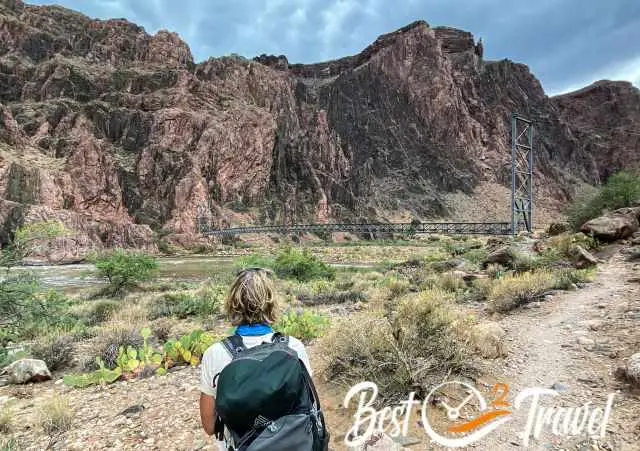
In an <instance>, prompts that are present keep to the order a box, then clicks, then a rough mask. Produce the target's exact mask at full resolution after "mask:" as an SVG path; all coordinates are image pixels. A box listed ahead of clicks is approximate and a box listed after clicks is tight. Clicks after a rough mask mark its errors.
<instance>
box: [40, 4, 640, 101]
mask: <svg viewBox="0 0 640 451" xmlns="http://www.w3.org/2000/svg"><path fill="white" fill-rule="evenodd" d="M50 1H57V2H58V3H61V4H63V5H64V6H66V7H69V8H72V9H75V10H78V11H81V12H83V13H85V14H87V15H89V16H92V17H98V18H110V17H125V18H127V19H129V20H131V21H133V22H136V23H137V24H139V25H141V26H143V27H144V28H145V29H146V30H147V31H148V32H151V33H153V32H156V31H158V30H160V29H163V28H165V29H169V30H172V31H176V32H178V33H179V34H180V35H181V36H182V37H183V38H184V39H185V40H186V41H187V42H188V43H189V45H190V46H191V49H192V52H193V54H194V56H195V57H196V59H197V60H204V59H206V58H208V57H209V56H221V55H228V54H230V53H238V54H241V55H244V56H246V57H253V56H256V55H259V54H261V53H271V54H277V55H279V54H285V55H287V57H288V58H289V60H290V61H292V62H302V63H311V62H318V61H322V60H328V59H335V58H339V57H342V56H346V55H352V54H355V53H357V52H359V51H360V50H362V49H363V48H364V47H366V46H367V45H368V44H370V43H371V42H373V41H374V40H375V39H376V37H378V36H379V35H381V34H383V33H387V32H390V31H393V30H395V29H397V28H400V27H402V26H404V25H406V24H408V23H410V22H413V21H414V20H418V19H424V20H426V21H427V22H428V23H430V24H431V25H434V26H435V25H449V26H455V27H458V28H462V29H465V30H468V31H471V32H472V33H474V35H476V37H482V38H483V41H484V42H485V57H486V58H488V59H502V58H509V59H512V60H515V61H518V62H522V63H525V64H528V65H529V66H530V67H531V69H532V72H533V73H534V74H535V75H536V76H537V77H538V78H539V79H540V80H541V82H542V84H543V86H544V87H545V89H546V90H547V91H548V92H550V93H560V92H566V91H567V90H570V89H573V88H574V87H581V84H582V83H585V82H586V83H589V82H591V81H594V80H596V79H598V78H610V79H627V80H630V81H633V82H635V83H636V84H637V85H640V75H639V74H638V67H639V65H640V64H639V63H638V61H639V60H640V47H638V45H637V43H638V42H640V2H638V1H637V0H608V1H606V2H604V1H602V2H595V1H594V2H589V5H588V7H587V6H586V5H585V2H584V0H538V2H506V1H504V0H483V1H482V2H480V1H478V0H396V1H395V2H391V1H388V0H233V1H231V0H179V1H174V0H145V1H140V0H92V1H89V0H32V3H39V4H42V3H48V2H50Z"/></svg>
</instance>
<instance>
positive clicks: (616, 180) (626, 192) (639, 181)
mask: <svg viewBox="0 0 640 451" xmlns="http://www.w3.org/2000/svg"><path fill="white" fill-rule="evenodd" d="M600 198H601V202H602V205H603V206H604V208H606V209H609V210H615V209H617V208H624V207H631V206H632V205H633V203H634V202H635V201H637V200H640V175H638V174H636V173H633V172H629V171H620V172H618V173H617V174H614V175H612V176H611V177H609V179H608V180H607V183H605V185H604V186H603V187H602V191H601V192H600Z"/></svg>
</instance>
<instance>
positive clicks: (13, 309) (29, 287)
mask: <svg viewBox="0 0 640 451" xmlns="http://www.w3.org/2000/svg"><path fill="white" fill-rule="evenodd" d="M39 287H40V285H39V280H38V278H37V277H36V276H35V275H33V274H28V273H27V274H23V273H20V274H16V275H11V276H8V277H7V278H5V279H4V280H2V281H0V323H1V324H3V329H5V330H4V331H3V332H4V334H3V335H6V336H3V341H4V340H6V341H11V340H15V339H17V337H19V336H20V335H22V332H23V328H24V324H25V323H26V322H28V321H31V320H33V319H36V318H38V316H39V315H41V314H42V313H43V310H44V306H43V305H42V304H40V303H39V302H37V300H36V299H35V295H36V293H37V292H38V290H39Z"/></svg>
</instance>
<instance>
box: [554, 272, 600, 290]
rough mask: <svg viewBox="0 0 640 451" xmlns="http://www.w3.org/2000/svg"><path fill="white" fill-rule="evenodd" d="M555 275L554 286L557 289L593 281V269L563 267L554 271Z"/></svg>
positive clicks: (567, 288) (569, 287) (565, 288)
mask: <svg viewBox="0 0 640 451" xmlns="http://www.w3.org/2000/svg"><path fill="white" fill-rule="evenodd" d="M554 276H555V282H554V285H553V288H555V289H556V290H569V289H571V287H572V286H573V285H577V284H579V283H586V282H590V281H592V280H593V270H592V269H571V268H561V269H559V270H557V271H555V272H554ZM574 288H575V287H574Z"/></svg>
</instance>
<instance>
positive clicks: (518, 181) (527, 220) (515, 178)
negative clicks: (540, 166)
mask: <svg viewBox="0 0 640 451" xmlns="http://www.w3.org/2000/svg"><path fill="white" fill-rule="evenodd" d="M511 140H512V143H511V233H512V234H513V235H516V234H517V233H518V232H519V231H520V230H521V228H522V227H524V228H525V229H526V230H527V232H531V231H532V230H533V123H532V122H531V121H530V120H528V119H525V118H523V117H522V116H520V115H518V114H516V113H514V114H513V115H512V117H511Z"/></svg>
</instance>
